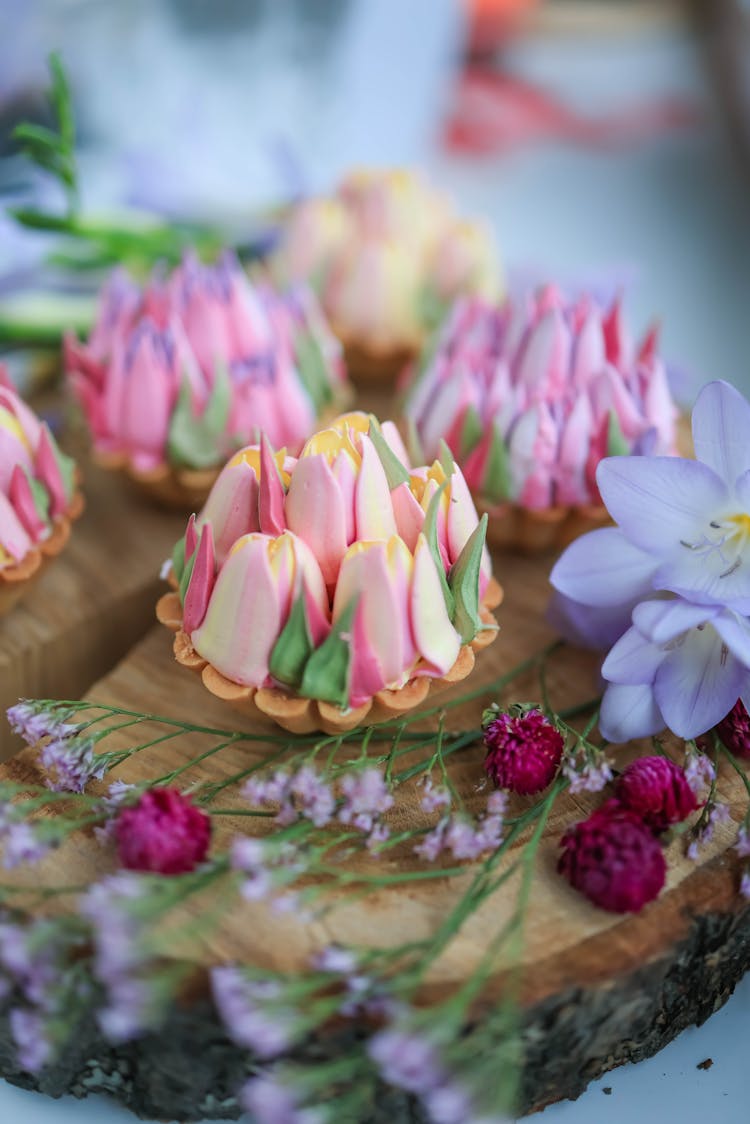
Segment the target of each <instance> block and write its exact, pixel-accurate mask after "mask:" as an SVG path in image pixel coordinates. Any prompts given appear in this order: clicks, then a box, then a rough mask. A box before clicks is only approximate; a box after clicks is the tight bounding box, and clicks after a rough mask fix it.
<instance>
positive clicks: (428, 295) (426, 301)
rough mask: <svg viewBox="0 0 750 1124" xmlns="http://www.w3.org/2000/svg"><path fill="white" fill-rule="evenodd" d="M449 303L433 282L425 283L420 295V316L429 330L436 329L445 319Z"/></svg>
mask: <svg viewBox="0 0 750 1124" xmlns="http://www.w3.org/2000/svg"><path fill="white" fill-rule="evenodd" d="M448 305H449V302H448V301H446V300H445V299H444V298H443V297H441V296H440V294H439V292H438V291H437V289H436V287H435V285H434V284H433V283H432V282H431V281H427V282H425V284H424V285H423V286H422V291H421V292H420V294H419V315H420V318H421V320H422V323H423V324H424V326H425V327H426V328H427V329H428V330H434V329H436V328H437V327H438V326H439V325H440V324H441V323H442V322H443V320H444V319H445V314H446V312H447V311H448Z"/></svg>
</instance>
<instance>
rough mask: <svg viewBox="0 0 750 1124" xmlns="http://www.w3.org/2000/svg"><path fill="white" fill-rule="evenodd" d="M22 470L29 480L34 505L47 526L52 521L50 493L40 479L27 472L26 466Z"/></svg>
mask: <svg viewBox="0 0 750 1124" xmlns="http://www.w3.org/2000/svg"><path fill="white" fill-rule="evenodd" d="M22 471H23V474H24V476H25V477H26V479H27V481H28V484H29V489H30V491H31V498H32V499H33V501H34V507H35V508H36V513H37V515H38V516H39V518H40V519H41V520H42V522H44V523H46V524H47V526H49V524H50V522H51V520H50V517H49V508H50V496H49V493H48V491H47V489H46V488H45V486H44V484H42V483H41V482H40V481H39V480H37V479H36V478H35V477H34V476H32V475H31V473H29V472H27V470H26V469H25V468H24V469H22Z"/></svg>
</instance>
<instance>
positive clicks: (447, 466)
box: [438, 437, 456, 480]
mask: <svg viewBox="0 0 750 1124" xmlns="http://www.w3.org/2000/svg"><path fill="white" fill-rule="evenodd" d="M438 449H439V455H438V460H439V461H440V464H441V465H442V468H443V472H444V473H445V475H446V476H447V477H448V479H449V480H450V478H451V476H452V475H453V473H454V472H455V471H456V462H455V461H454V459H453V453H452V452H451V451H450V448H449V447H448V445H447V444H446V442H445V441H444V440H443V438H442V437H441V438H440V444H439V446H438Z"/></svg>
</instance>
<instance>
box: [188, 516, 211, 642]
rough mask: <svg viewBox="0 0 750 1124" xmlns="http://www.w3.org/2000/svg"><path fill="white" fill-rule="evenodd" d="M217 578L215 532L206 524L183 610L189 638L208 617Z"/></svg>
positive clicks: (203, 528)
mask: <svg viewBox="0 0 750 1124" xmlns="http://www.w3.org/2000/svg"><path fill="white" fill-rule="evenodd" d="M215 578H216V562H215V558H214V543H213V532H212V530H211V524H210V523H205V524H204V525H203V527H202V528H201V538H200V543H199V544H198V550H197V553H196V555H195V563H194V565H193V572H192V574H191V575H190V583H189V584H188V587H187V590H186V593H185V602H184V605H183V609H182V627H183V629H184V630H185V632H186V633H187V634H188V636H189V635H190V634H191V633H192V632H193V631H194V630H195V629H196V628H198V626H199V625H200V624H201V623H202V621H203V618H204V617H205V615H206V609H207V608H208V602H209V600H210V597H211V591H212V589H213V587H214V581H215Z"/></svg>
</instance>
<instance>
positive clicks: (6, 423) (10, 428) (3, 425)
mask: <svg viewBox="0 0 750 1124" xmlns="http://www.w3.org/2000/svg"><path fill="white" fill-rule="evenodd" d="M0 429H4V430H5V431H6V432H7V433H12V434H13V436H14V437H15V438H16V440H18V441H20V442H21V444H22V445H23V447H24V448H25V449H28V450H29V452H31V445H30V444H29V440H28V438H27V436H26V434H25V433H24V431H23V429H22V428H21V423H20V422H19V421H18V418H15V417H14V416H13V414H11V412H10V410H6V409H5V407H4V406H0Z"/></svg>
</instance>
